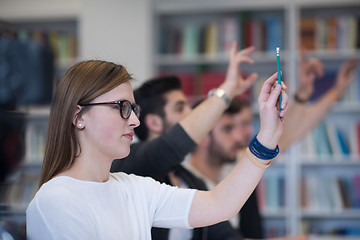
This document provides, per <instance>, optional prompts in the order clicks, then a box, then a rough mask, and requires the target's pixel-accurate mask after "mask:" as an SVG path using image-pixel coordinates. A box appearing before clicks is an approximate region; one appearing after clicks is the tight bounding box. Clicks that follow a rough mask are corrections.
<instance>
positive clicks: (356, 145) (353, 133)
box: [300, 122, 360, 161]
mask: <svg viewBox="0 0 360 240" xmlns="http://www.w3.org/2000/svg"><path fill="white" fill-rule="evenodd" d="M300 146H301V152H302V154H303V156H304V158H303V159H305V160H306V159H308V160H311V159H317V160H318V161H329V160H333V161H349V159H351V158H353V159H354V161H357V160H358V159H359V156H360V123H359V122H348V123H347V124H346V127H340V126H339V125H336V124H335V123H331V122H326V123H325V122H323V123H321V124H319V125H318V126H317V127H315V128H314V130H313V131H312V132H310V133H309V134H307V135H306V136H305V138H304V139H303V140H302V141H301V143H300ZM305 160H304V161H305Z"/></svg>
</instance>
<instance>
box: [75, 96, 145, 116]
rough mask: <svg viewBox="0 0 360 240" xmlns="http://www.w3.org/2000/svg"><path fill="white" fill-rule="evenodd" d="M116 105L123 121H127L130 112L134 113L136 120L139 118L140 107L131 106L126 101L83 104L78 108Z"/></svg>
mask: <svg viewBox="0 0 360 240" xmlns="http://www.w3.org/2000/svg"><path fill="white" fill-rule="evenodd" d="M106 104H116V105H117V106H118V107H119V112H120V116H121V117H122V118H124V119H128V118H129V117H130V115H131V111H134V113H135V115H136V117H137V118H139V117H140V113H141V107H140V106H139V105H137V104H131V102H129V101H128V100H122V101H114V102H99V103H84V104H79V105H80V106H82V107H83V106H94V105H106Z"/></svg>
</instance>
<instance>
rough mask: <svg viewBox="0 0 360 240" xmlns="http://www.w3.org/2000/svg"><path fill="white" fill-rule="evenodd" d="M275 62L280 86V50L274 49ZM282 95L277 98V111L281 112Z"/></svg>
mask: <svg viewBox="0 0 360 240" xmlns="http://www.w3.org/2000/svg"><path fill="white" fill-rule="evenodd" d="M276 61H277V72H278V83H279V84H280V85H281V73H280V48H279V47H277V48H276ZM281 101H282V93H281V92H280V96H279V109H280V111H281Z"/></svg>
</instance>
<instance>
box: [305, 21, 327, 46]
mask: <svg viewBox="0 0 360 240" xmlns="http://www.w3.org/2000/svg"><path fill="white" fill-rule="evenodd" d="M316 26H317V25H316V20H315V18H301V19H300V44H301V47H304V48H305V49H307V50H314V49H315V37H316V34H315V33H316V31H315V30H316ZM318 37H320V36H318ZM321 37H322V36H321ZM319 41H320V40H319Z"/></svg>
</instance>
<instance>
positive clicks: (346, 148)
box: [336, 128, 350, 155]
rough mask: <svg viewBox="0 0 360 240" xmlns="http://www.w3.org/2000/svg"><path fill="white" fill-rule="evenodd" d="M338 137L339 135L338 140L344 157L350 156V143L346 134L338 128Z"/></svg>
mask: <svg viewBox="0 0 360 240" xmlns="http://www.w3.org/2000/svg"><path fill="white" fill-rule="evenodd" d="M336 135H337V138H338V140H339V144H340V149H341V152H342V153H343V154H344V155H349V154H350V150H349V146H348V142H347V140H346V136H345V134H344V133H343V132H342V131H341V130H340V129H338V128H337V129H336Z"/></svg>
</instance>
